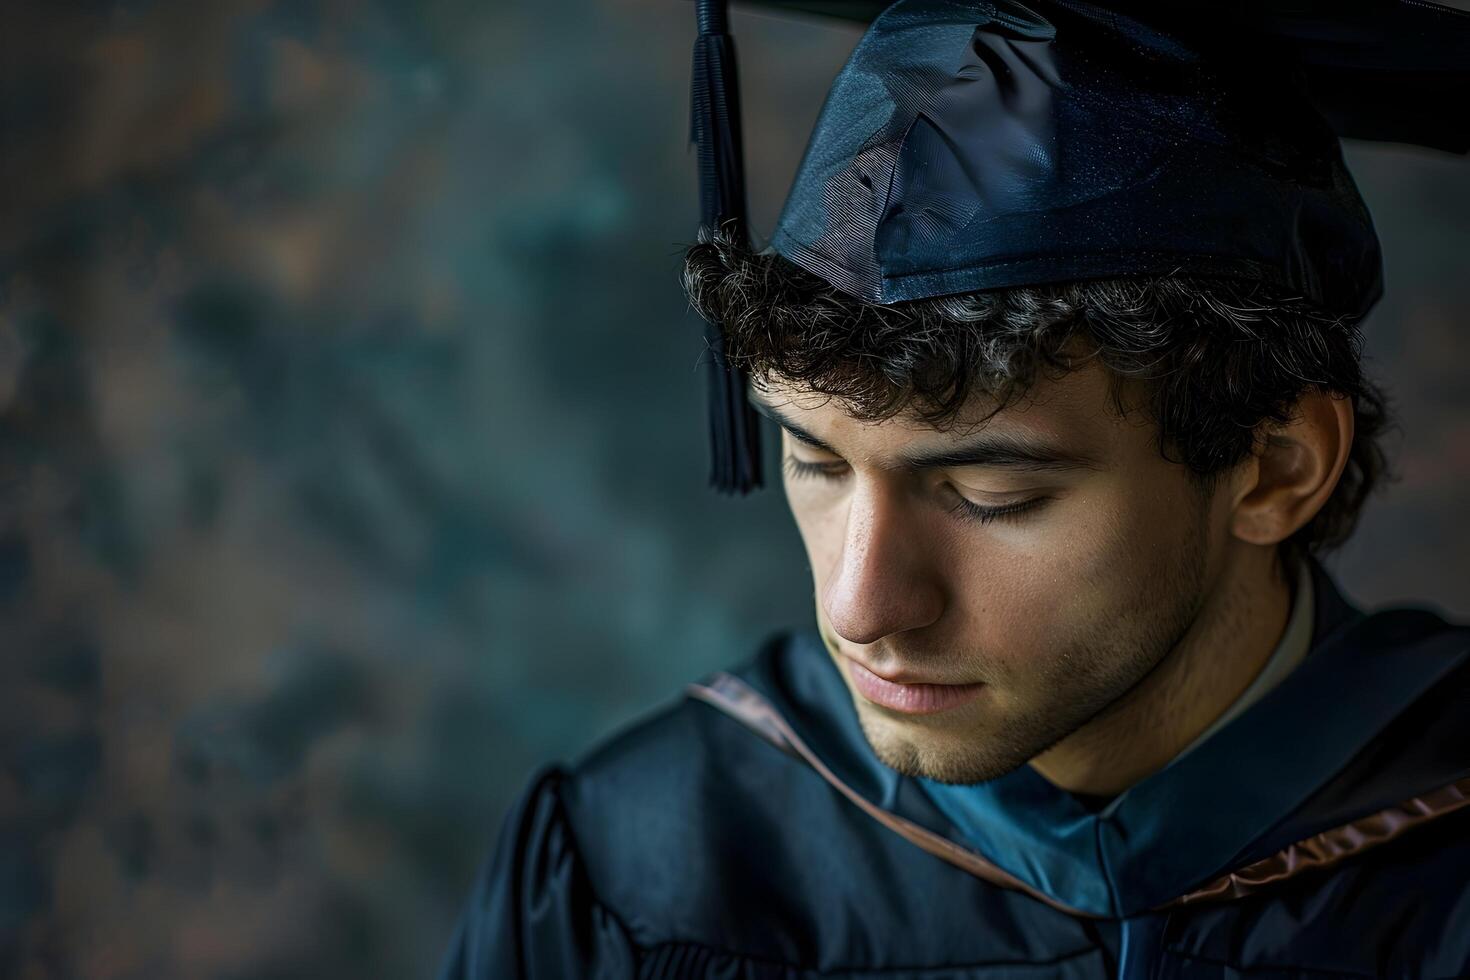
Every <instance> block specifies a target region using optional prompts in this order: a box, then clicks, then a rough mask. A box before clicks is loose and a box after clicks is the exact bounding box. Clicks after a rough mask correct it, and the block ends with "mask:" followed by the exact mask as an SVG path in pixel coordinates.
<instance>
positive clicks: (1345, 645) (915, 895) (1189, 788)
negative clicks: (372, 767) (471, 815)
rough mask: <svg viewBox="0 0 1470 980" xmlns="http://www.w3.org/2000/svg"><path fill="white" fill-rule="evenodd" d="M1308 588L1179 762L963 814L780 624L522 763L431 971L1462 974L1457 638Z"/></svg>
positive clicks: (1031, 789) (987, 790)
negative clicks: (1304, 622) (751, 648)
mask: <svg viewBox="0 0 1470 980" xmlns="http://www.w3.org/2000/svg"><path fill="white" fill-rule="evenodd" d="M1313 576H1314V585H1315V589H1316V597H1317V598H1316V609H1315V621H1314V624H1313V645H1312V649H1311V652H1310V653H1309V654H1308V656H1307V658H1306V659H1305V660H1304V661H1303V662H1302V663H1301V664H1300V665H1299V666H1298V667H1297V668H1296V669H1295V670H1294V671H1293V673H1291V674H1290V675H1289V676H1288V677H1287V678H1286V679H1285V680H1283V681H1282V682H1281V683H1280V684H1279V685H1278V686H1277V687H1276V688H1274V689H1273V690H1272V691H1270V692H1269V693H1268V694H1267V695H1266V696H1265V697H1263V698H1262V699H1261V700H1260V701H1258V702H1256V703H1255V704H1253V705H1251V707H1250V708H1248V709H1247V710H1246V711H1245V712H1243V713H1242V714H1240V715H1239V716H1238V717H1236V718H1234V719H1233V720H1232V721H1230V722H1229V723H1228V724H1227V725H1225V726H1224V727H1223V728H1221V729H1220V730H1219V731H1218V732H1216V733H1214V734H1213V735H1211V736H1210V737H1209V738H1208V739H1206V740H1205V741H1204V742H1203V743H1201V744H1200V745H1199V746H1197V747H1196V749H1195V750H1194V751H1192V752H1190V753H1187V754H1186V755H1185V757H1184V758H1182V759H1179V760H1176V763H1171V765H1169V766H1167V767H1165V768H1164V769H1163V770H1161V771H1160V772H1158V773H1155V774H1154V775H1152V776H1150V777H1148V778H1147V779H1145V780H1143V781H1141V782H1140V783H1138V784H1136V785H1135V786H1133V787H1130V788H1129V790H1128V791H1127V792H1125V793H1124V794H1122V796H1121V797H1120V798H1119V799H1117V800H1115V801H1113V802H1112V803H1111V804H1110V805H1108V806H1106V807H1103V808H1101V809H1099V807H1098V806H1097V805H1096V803H1098V802H1100V801H1093V805H1087V803H1086V802H1085V801H1080V800H1078V799H1076V798H1073V797H1071V796H1070V795H1069V794H1066V793H1064V792H1062V791H1061V790H1058V789H1055V788H1054V787H1051V786H1050V784H1049V783H1046V782H1045V781H1044V780H1042V779H1041V778H1040V777H1039V776H1037V775H1036V774H1035V773H1034V771H1033V770H1031V768H1030V767H1029V766H1022V767H1021V768H1020V769H1019V770H1017V771H1016V772H1015V773H1013V774H1008V775H1007V776H1003V777H1001V778H1000V779H998V780H994V781H992V782H991V783H987V784H981V785H983V787H984V792H983V793H977V794H976V803H975V809H974V812H973V813H971V814H970V815H969V818H968V820H969V822H970V824H971V825H970V826H969V827H968V828H967V829H962V828H961V826H960V823H959V822H957V821H955V820H952V819H950V817H949V816H946V811H945V810H943V809H941V808H940V807H939V806H937V805H936V803H935V799H934V797H932V796H931V795H930V794H929V793H928V792H926V790H925V788H924V786H923V785H922V784H921V783H920V781H916V780H913V779H909V778H906V777H901V776H899V775H898V774H897V773H895V772H893V771H892V770H890V769H888V768H887V767H885V766H883V765H882V764H881V763H880V762H879V761H878V760H877V759H876V757H875V756H874V755H873V753H872V751H871V749H870V748H869V747H868V745H867V743H866V741H865V740H864V739H863V737H862V734H861V731H860V729H859V727H858V724H857V719H856V713H855V711H854V708H853V705H852V702H851V698H850V695H849V693H848V690H847V688H846V685H845V684H844V683H843V681H842V679H841V677H840V676H839V675H838V673H837V668H836V666H835V665H834V664H833V663H832V661H831V660H830V658H829V657H828V655H827V654H826V651H825V649H824V648H823V646H822V644H821V641H820V638H819V637H818V636H817V635H816V634H815V633H811V634H806V633H797V634H792V635H783V636H781V637H777V638H776V639H774V640H772V641H771V642H769V643H768V644H767V645H766V646H765V647H764V648H763V649H762V650H761V651H760V653H759V655H758V656H757V657H756V658H755V659H754V660H753V661H752V662H751V663H750V664H749V665H747V666H746V667H744V668H742V669H740V670H738V671H735V672H733V673H731V674H725V675H719V676H717V677H716V678H713V679H711V680H710V681H708V682H706V683H705V684H703V685H698V686H693V687H691V695H692V696H690V697H688V698H686V699H685V700H683V701H682V702H680V703H678V704H676V705H674V706H672V707H670V708H667V709H666V710H664V711H662V712H660V713H659V714H657V715H655V716H654V717H652V718H651V719H649V720H647V721H645V722H643V723H642V724H640V725H637V726H636V727H634V728H632V729H630V730H628V731H626V732H624V733H623V734H621V735H619V736H617V737H616V738H614V739H612V740H611V741H610V742H608V743H607V744H606V745H604V746H603V747H601V748H600V749H599V750H598V751H596V752H595V753H594V754H592V755H591V756H590V757H589V758H587V759H586V760H585V761H583V762H581V763H580V764H579V765H577V766H575V767H573V768H571V769H561V768H552V769H548V770H546V771H545V772H543V773H542V774H540V775H539V776H537V777H536V778H535V779H533V781H532V783H531V785H530V787H529V788H528V789H527V790H526V792H525V794H524V795H523V797H522V798H521V800H520V801H519V803H518V804H517V805H516V806H515V808H514V809H513V810H512V812H511V813H510V815H509V816H508V817H507V818H506V820H505V823H504V827H503V830H502V832H501V836H500V839H499V843H498V846H497V848H496V851H495V854H494V856H493V858H492V859H491V860H490V862H489V863H488V864H487V865H486V866H485V868H484V869H483V870H482V871H481V873H480V875H479V877H478V878H477V881H476V884H475V886H474V889H473V894H472V896H471V898H470V900H469V903H468V905H467V907H466V908H465V910H464V913H463V915H462V917H461V921H460V923H459V925H458V927H457V931H456V933H455V937H454V939H453V943H452V948H451V949H450V951H449V954H448V956H447V958H446V960H445V962H444V965H443V970H442V974H441V976H442V977H443V978H444V980H492V978H493V980H511V978H521V977H535V978H566V980H572V978H583V977H587V978H591V977H598V978H623V977H630V978H631V977H639V978H662V977H679V978H686V977H687V978H709V980H713V978H722V980H733V978H742V980H754V978H762V980H764V978H773V980H774V978H782V980H793V978H808V977H819V976H820V977H864V978H874V980H877V978H882V980H919V978H923V980H939V978H945V980H961V978H987V980H998V978H1028V980H1029V978H1042V977H1048V978H1050V977H1063V978H1072V977H1076V978H1083V977H1095V978H1111V977H1119V978H1129V980H1131V978H1144V977H1148V978H1169V977H1218V978H1226V977H1232V978H1233V977H1249V978H1261V977H1280V978H1287V977H1291V978H1309V980H1320V978H1328V977H1390V976H1391V977H1457V976H1470V629H1467V628H1465V627H1459V626H1452V625H1448V624H1446V623H1445V622H1444V621H1443V620H1441V619H1440V618H1439V617H1437V616H1434V615H1432V614H1430V613H1427V612H1422V611H1415V610H1397V611H1389V612H1380V613H1376V614H1373V615H1365V614H1363V613H1362V612H1360V611H1358V610H1356V609H1354V608H1353V607H1351V606H1349V605H1348V604H1347V603H1346V602H1345V601H1344V600H1343V599H1342V597H1341V595H1340V594H1339V593H1338V592H1337V590H1336V589H1335V588H1334V586H1333V584H1332V582H1331V580H1330V579H1329V578H1328V577H1327V575H1326V573H1325V572H1323V571H1322V569H1321V568H1320V567H1319V566H1314V567H1313ZM977 829H978V831H979V833H978V836H977V832H976V831H977Z"/></svg>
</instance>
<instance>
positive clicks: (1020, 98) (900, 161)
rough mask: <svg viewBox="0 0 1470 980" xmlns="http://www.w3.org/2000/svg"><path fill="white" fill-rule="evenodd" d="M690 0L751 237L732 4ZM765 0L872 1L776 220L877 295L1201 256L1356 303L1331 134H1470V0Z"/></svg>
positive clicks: (722, 144)
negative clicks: (1454, 4) (1442, 0)
mask: <svg viewBox="0 0 1470 980" xmlns="http://www.w3.org/2000/svg"><path fill="white" fill-rule="evenodd" d="M696 3H697V6H698V9H699V22H700V40H699V42H698V45H697V47H696V55H695V80H694V125H693V132H692V136H693V138H694V139H695V140H696V141H697V142H698V144H699V150H700V173H701V194H702V200H703V205H704V207H703V209H702V219H703V222H704V225H705V226H706V227H707V228H713V227H718V226H722V225H724V226H726V227H727V228H728V225H727V224H726V223H728V222H733V223H734V229H733V230H734V231H735V232H736V234H738V235H744V234H745V230H744V224H745V201H744V194H745V192H744V181H743V176H742V175H741V171H740V144H739V126H738V107H737V106H736V102H735V96H736V93H735V85H734V64H733V53H732V49H731V47H730V44H729V39H728V36H727V35H726V31H725V26H724V4H723V3H717V2H710V0H696ZM766 5H767V6H776V7H783V8H786V9H793V10H805V11H817V12H828V13H832V14H835V15H838V16H847V17H855V18H859V19H864V20H866V19H872V24H871V26H870V27H869V29H868V31H867V33H866V34H865V35H864V36H863V38H862V40H861V41H860V42H859V43H858V45H857V47H856V48H855V49H854V51H853V53H852V55H851V57H850V58H849V60H848V62H847V64H846V65H845V66H844V67H843V69H842V71H841V72H840V73H839V74H838V76H837V79H836V81H835V82H834V84H833V86H832V89H831V92H830V94H829V95H828V98H827V102H826V105H825V106H824V108H823V110H822V113H821V116H820V118H819V119H818V121H817V125H816V127H815V129H814V130H813V133H812V137H811V140H810V143H809V144H808V147H807V152H806V155H805V157H804V158H803V160H802V163H801V166H800V168H799V169H798V172H797V175H796V179H795V182H794V183H793V185H792V189H791V193H790V195H789V197H788V198H787V201H786V206H785V208H784V210H783V211H782V214H781V217H780V219H779V221H778V223H777V227H776V229H775V233H774V235H773V236H772V239H771V246H772V248H773V249H774V250H775V251H776V252H777V253H778V254H780V255H782V256H783V257H785V258H786V259H788V260H790V261H791V262H793V263H795V264H796V265H798V266H801V267H802V268H804V269H806V270H807V271H808V272H811V273H813V274H815V275H817V276H819V277H820V278H822V279H823V280H825V281H826V282H828V283H830V284H831V285H832V286H834V287H836V288H837V289H839V290H841V291H843V292H845V293H848V294H850V295H851V296H853V297H855V298H858V299H860V300H863V301H865V302H869V303H878V304H888V303H895V302H899V301H902V300H914V299H921V298H925V297H932V296H942V295H947V294H952V293H962V292H972V291H978V290H984V289H995V288H1000V287H1006V286H1018V285H1033V284H1041V283H1054V282H1063V281H1071V280H1080V279H1092V278H1101V277H1117V276H1128V275H1168V274H1184V275H1192V276H1198V277H1205V278H1209V277H1217V278H1231V279H1244V280H1251V281H1258V282H1264V283H1269V284H1271V285H1273V286H1277V287H1281V288H1284V289H1286V290H1289V291H1291V292H1294V293H1297V294H1299V295H1301V296H1303V297H1305V298H1307V299H1309V300H1311V301H1312V302H1314V303H1315V304H1317V305H1319V306H1320V307H1322V308H1323V309H1324V310H1327V311H1330V312H1333V313H1340V314H1345V315H1349V316H1353V317H1361V316H1362V315H1364V314H1366V313H1367V311H1368V310H1369V309H1370V308H1371V307H1372V305H1373V304H1374V303H1375V302H1376V301H1377V299H1378V297H1379V295H1380V294H1381V292H1382V261H1381V256H1380V253H1379V247H1378V239H1377V236H1376V234H1375V233H1374V230H1373V224H1372V221H1371V219H1370V217H1369V215H1368V210H1367V208H1366V206H1365V205H1364V204H1363V201H1362V199H1361V197H1360V196H1359V194H1358V190H1357V187H1356V186H1355V185H1354V183H1353V180H1352V177H1351V175H1350V174H1349V173H1348V171H1347V168H1346V167H1345V166H1344V164H1343V160H1342V154H1341V148H1340V145H1339V143H1338V137H1339V136H1350V137H1359V138H1366V139H1387V140H1395V141H1401V142H1410V143H1418V144H1422V145H1425V146H1430V147H1436V148H1439V149H1444V150H1449V151H1451V152H1456V153H1464V152H1466V150H1467V149H1470V111H1467V109H1466V106H1467V104H1470V15H1467V14H1465V13H1463V12H1461V11H1459V10H1455V9H1452V8H1448V7H1443V6H1440V5H1437V4H1433V3H1428V2H1425V0H1371V2H1369V0H1356V2H1353V0H1336V2H1332V3H1321V2H1310V0H1258V2H1254V3H1250V2H1246V3H1241V2H1237V3H1229V4H1227V3H1224V2H1218V0H1216V2H1209V0H1195V2H1193V3H1190V4H1182V3H1178V2H1177V0H1175V2H1173V3H1170V4H1162V3H1158V2H1156V0H1147V2H1145V0H1134V2H1131V3H1130V2H1121V3H1113V4H1110V5H1108V6H1107V7H1101V6H1097V5H1093V4H1088V3H1081V2H1075V0H1027V2H1026V3H1025V4H1024V5H1023V4H1021V3H1017V2H1011V0H989V2H959V0H898V2H897V3H892V4H884V3H863V2H861V0H834V2H832V3H822V2H821V0H804V2H803V0H789V2H788V0H770V2H768V3H767V4H766ZM707 336H708V339H709V344H710V348H711V350H712V352H713V357H712V359H711V363H712V375H713V381H714V385H715V386H714V387H713V388H712V396H711V404H710V408H711V435H712V440H713V446H712V448H713V451H714V454H715V467H714V473H713V476H712V483H713V484H714V485H715V486H716V487H718V488H720V489H722V490H738V491H741V492H744V491H746V490H748V489H750V488H751V487H753V486H757V485H759V483H760V473H759V445H758V442H757V432H758V430H757V429H756V426H755V420H754V417H753V416H752V415H751V414H750V409H749V407H748V405H747V404H746V402H745V399H744V380H745V379H744V378H742V377H740V376H739V375H738V374H734V373H732V372H731V371H730V370H729V369H728V367H727V365H726V364H725V361H724V357H723V350H722V347H721V340H720V331H719V327H718V324H711V325H709V331H708V334H707Z"/></svg>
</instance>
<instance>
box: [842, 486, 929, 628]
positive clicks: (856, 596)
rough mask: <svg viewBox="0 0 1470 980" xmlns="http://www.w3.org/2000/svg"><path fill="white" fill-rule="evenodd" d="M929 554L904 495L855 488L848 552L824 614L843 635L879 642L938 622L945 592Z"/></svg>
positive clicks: (846, 539) (844, 545)
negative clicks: (893, 635) (884, 638)
mask: <svg viewBox="0 0 1470 980" xmlns="http://www.w3.org/2000/svg"><path fill="white" fill-rule="evenodd" d="M928 550H929V549H927V548H926V547H925V537H924V535H923V534H922V533H921V529H920V527H919V525H918V522H916V521H915V520H914V519H913V517H912V515H911V512H910V511H909V508H908V504H907V502H906V501H905V500H904V498H903V495H902V493H901V492H899V491H896V490H894V489H892V488H886V487H883V486H881V485H872V484H869V485H860V486H858V487H855V488H854V489H853V493H852V497H851V498H850V501H849V507H848V513H847V527H846V529H845V531H844V534H843V541H842V550H841V552H840V553H839V554H838V556H837V563H836V567H834V568H833V569H832V570H831V573H830V574H829V575H828V576H827V582H826V586H825V588H824V589H823V590H822V609H823V611H824V612H825V613H826V615H827V621H828V622H829V623H830V624H831V626H832V629H833V630H835V631H836V632H837V635H839V636H841V637H842V638H843V639H845V640H847V641H848V642H850V643H873V642H875V641H877V640H880V639H882V638H883V637H885V636H888V635H890V634H892V633H901V632H903V631H904V630H911V629H919V628H921V627H924V626H928V625H929V624H931V623H933V622H935V621H936V620H938V619H939V617H940V615H941V613H943V611H944V593H943V589H942V587H941V583H940V581H939V580H938V578H937V575H936V572H937V569H936V568H935V566H934V563H933V558H934V556H933V554H926V551H928Z"/></svg>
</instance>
